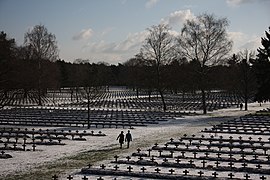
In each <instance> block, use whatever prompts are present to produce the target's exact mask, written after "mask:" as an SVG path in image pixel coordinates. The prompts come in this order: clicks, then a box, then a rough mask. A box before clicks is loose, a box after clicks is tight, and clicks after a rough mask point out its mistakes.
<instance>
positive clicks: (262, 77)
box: [253, 27, 270, 102]
mask: <svg viewBox="0 0 270 180" xmlns="http://www.w3.org/2000/svg"><path fill="white" fill-rule="evenodd" d="M265 35H266V37H264V38H262V39H261V43H262V46H263V47H262V48H261V47H259V48H258V49H257V51H258V55H257V59H256V60H255V61H254V63H253V65H254V69H255V72H256V77H257V83H258V92H257V94H256V97H255V99H256V100H257V101H259V102H262V101H265V100H270V91H269V89H270V27H269V32H267V31H265Z"/></svg>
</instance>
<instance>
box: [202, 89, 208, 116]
mask: <svg viewBox="0 0 270 180" xmlns="http://www.w3.org/2000/svg"><path fill="white" fill-rule="evenodd" d="M201 91H202V108H203V114H206V113H207V111H206V102H205V101H206V99H205V91H204V89H202V90H201Z"/></svg>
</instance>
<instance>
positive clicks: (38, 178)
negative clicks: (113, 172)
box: [0, 147, 119, 180]
mask: <svg viewBox="0 0 270 180" xmlns="http://www.w3.org/2000/svg"><path fill="white" fill-rule="evenodd" d="M118 151H119V148H116V147H115V148H110V149H104V150H91V151H86V152H81V153H78V154H77V155H73V156H68V157H64V158H61V159H58V160H55V161H53V162H49V163H45V164H43V165H40V166H38V167H36V168H34V169H30V170H28V171H26V172H22V173H18V174H10V175H8V176H6V177H0V179H1V180H18V179H20V180H29V179H31V180H48V179H51V178H52V176H53V175H54V174H56V175H58V176H59V175H61V174H62V175H63V174H65V173H66V172H70V171H71V170H74V169H80V168H83V167H86V166H87V165H88V164H89V163H92V164H93V163H95V162H98V161H102V160H106V159H109V158H113V156H114V155H115V153H117V152H118Z"/></svg>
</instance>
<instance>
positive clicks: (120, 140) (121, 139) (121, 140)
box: [116, 131, 125, 149]
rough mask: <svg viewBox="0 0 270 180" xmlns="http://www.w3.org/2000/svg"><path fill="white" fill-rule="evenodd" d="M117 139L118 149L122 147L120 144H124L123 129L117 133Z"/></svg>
mask: <svg viewBox="0 0 270 180" xmlns="http://www.w3.org/2000/svg"><path fill="white" fill-rule="evenodd" d="M118 139H119V144H120V149H122V145H123V144H124V139H125V135H124V131H121V133H120V134H119V135H118V137H117V139H116V140H118Z"/></svg>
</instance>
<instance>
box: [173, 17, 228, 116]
mask: <svg viewBox="0 0 270 180" xmlns="http://www.w3.org/2000/svg"><path fill="white" fill-rule="evenodd" d="M228 25H229V23H228V20H227V19H226V18H217V17H215V16H214V15H209V14H202V15H200V16H197V18H195V19H191V20H187V21H186V23H185V24H184V27H183V28H182V33H181V36H180V37H179V38H178V44H179V48H180V52H181V54H182V55H183V56H184V57H186V58H188V59H189V60H195V61H197V63H199V65H200V67H199V68H198V69H197V70H196V71H197V72H196V73H198V74H199V77H200V78H201V79H200V81H199V82H200V84H199V88H200V90H201V93H202V106H203V113H204V114H206V98H205V90H206V87H207V85H206V83H207V72H208V67H209V66H214V65H218V64H221V63H223V62H224V61H223V60H224V58H225V56H226V55H227V54H228V53H229V52H230V50H231V48H232V41H231V40H229V38H228V34H227V32H226V28H227V26H228Z"/></svg>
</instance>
